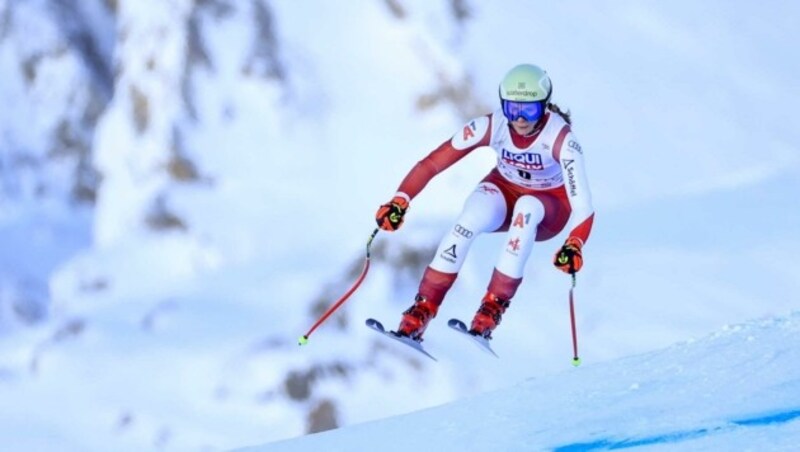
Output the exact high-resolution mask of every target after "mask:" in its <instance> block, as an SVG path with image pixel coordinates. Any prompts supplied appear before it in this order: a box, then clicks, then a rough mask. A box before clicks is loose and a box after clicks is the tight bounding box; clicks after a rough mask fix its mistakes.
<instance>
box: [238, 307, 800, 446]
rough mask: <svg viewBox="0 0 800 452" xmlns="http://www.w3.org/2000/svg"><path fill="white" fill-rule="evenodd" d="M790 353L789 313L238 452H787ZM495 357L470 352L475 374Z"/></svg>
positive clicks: (797, 330) (796, 320)
mask: <svg viewBox="0 0 800 452" xmlns="http://www.w3.org/2000/svg"><path fill="white" fill-rule="evenodd" d="M798 346H800V312H795V313H794V314H791V315H789V316H788V317H782V318H770V319H761V320H754V321H751V322H748V323H745V324H740V325H733V326H729V327H727V328H725V329H723V330H721V331H719V332H716V333H714V334H711V335H709V336H707V337H704V338H702V339H699V340H695V341H688V342H682V343H678V344H675V345H673V346H670V347H668V348H666V349H663V350H658V351H654V352H649V353H645V354H641V355H633V356H629V357H626V358H622V359H618V360H612V361H607V362H603V363H597V364H593V365H589V366H581V367H578V368H575V369H570V370H568V371H564V372H559V373H556V374H553V375H545V376H541V377H536V378H530V379H527V380H525V381H522V382H518V383H516V384H514V385H511V386H510V387H508V388H505V389H502V390H498V391H493V392H489V393H485V394H480V395H476V396H473V397H468V398H464V399H462V400H459V401H457V402H453V403H450V404H446V405H442V406H438V407H435V408H431V409H428V410H424V411H420V412H415V413H411V414H407V415H402V416H396V417H393V418H389V419H384V420H379V421H374V422H367V423H363V424H359V425H356V426H352V427H347V428H343V429H339V430H332V431H329V432H323V433H318V434H314V435H309V436H306V437H303V438H300V439H293V440H289V441H280V442H276V443H272V444H267V445H262V446H255V447H247V448H242V449H236V450H240V451H243V452H244V451H248V452H269V451H280V452H310V451H316V450H326V451H342V452H344V451H353V450H375V449H379V450H385V451H406V450H420V451H427V450H465V451H473V450H474V451H478V450H502V451H531V450H553V451H559V452H567V451H589V450H613V449H628V448H638V449H639V450H641V449H642V448H645V447H646V448H647V449H648V450H684V451H689V450H774V451H778V450H786V451H789V450H796V448H797V444H798V440H800V404H798V398H797V395H798V393H799V392H800V367H799V366H797V365H794V364H793V363H794V362H795V361H796V360H797V359H798V357H800V356H799V355H800V347H798ZM493 359H494V358H492V357H486V358H483V357H481V356H480V355H476V361H477V360H479V361H481V363H480V364H481V365H491V361H492V360H493ZM375 403H377V404H379V403H380V396H379V395H376V397H375Z"/></svg>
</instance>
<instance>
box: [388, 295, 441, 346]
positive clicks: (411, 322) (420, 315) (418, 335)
mask: <svg viewBox="0 0 800 452" xmlns="http://www.w3.org/2000/svg"><path fill="white" fill-rule="evenodd" d="M437 311H439V305H437V304H436V303H433V302H432V301H428V299H427V298H425V297H423V296H422V295H419V294H417V296H416V297H414V304H413V305H412V306H411V307H410V308H408V309H407V310H406V311H405V312H403V318H402V320H400V326H399V327H398V328H397V334H398V335H399V336H406V337H410V338H411V339H413V340H415V341H417V342H422V333H424V332H425V328H426V327H427V326H428V322H430V321H431V319H432V318H434V317H436V312H437Z"/></svg>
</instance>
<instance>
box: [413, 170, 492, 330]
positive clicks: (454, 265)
mask: <svg viewBox="0 0 800 452" xmlns="http://www.w3.org/2000/svg"><path fill="white" fill-rule="evenodd" d="M505 216H506V202H505V199H504V198H503V195H502V193H501V192H500V190H499V189H498V188H497V187H496V186H495V185H494V184H492V183H488V182H483V183H481V184H479V185H478V187H477V188H476V189H475V191H474V192H473V193H472V194H471V195H470V196H469V197H468V198H467V200H466V201H465V202H464V208H463V210H462V211H461V214H460V215H459V217H458V219H457V220H456V222H455V224H454V225H453V227H452V228H451V229H450V231H448V233H447V234H445V236H444V237H443V238H442V241H441V242H440V243H439V247H438V249H437V250H436V254H435V255H434V257H433V261H432V262H431V263H430V265H429V266H428V268H426V269H425V273H424V274H423V276H422V280H421V281H420V285H419V292H418V294H417V296H416V298H415V302H414V305H412V306H411V307H410V308H409V309H408V310H406V311H405V312H404V313H403V319H402V320H401V322H400V327H399V328H398V330H397V331H398V333H400V334H404V335H407V336H411V337H413V338H415V339H421V335H422V333H423V332H424V331H425V327H426V326H427V324H428V322H429V321H430V320H431V319H432V318H433V317H435V316H436V313H437V312H438V310H439V306H440V305H441V304H442V301H443V300H444V297H445V295H446V294H447V292H448V291H449V290H450V287H452V286H453V283H454V282H455V280H456V277H457V276H458V272H459V270H461V267H462V266H463V264H464V259H465V258H466V256H467V253H468V251H469V248H470V246H471V245H472V242H473V241H474V240H475V238H476V237H477V236H478V235H479V234H481V233H484V232H489V231H494V230H496V229H497V228H499V227H500V225H501V224H502V223H503V220H504V219H505Z"/></svg>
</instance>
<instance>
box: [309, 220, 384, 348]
mask: <svg viewBox="0 0 800 452" xmlns="http://www.w3.org/2000/svg"><path fill="white" fill-rule="evenodd" d="M378 231H380V229H379V228H375V230H374V231H372V234H370V236H369V240H367V257H366V259H365V260H364V269H363V270H361V276H359V277H358V279H357V280H356V282H355V284H353V287H351V288H350V290H348V291H347V292H346V293H345V294H344V295H342V297H341V298H339V300H338V301H336V303H334V304H333V305H332V306H331V307H330V308H328V310H327V311H325V313H324V314H322V317H320V318H319V319H318V320H317V321H316V322H315V323H314V325H313V326H312V327H311V329H309V330H308V332H307V333H306V334H304V335H302V336H300V339H298V341H297V344H298V345H306V344H307V343H308V337H309V336H311V333H313V332H314V330H316V329H317V327H318V326H320V325H321V324H322V322H324V321H325V320H326V319H327V318H328V317H330V316H331V314H333V313H334V311H336V310H337V309H339V306H341V305H342V304H344V302H345V301H346V300H347V299H348V298H350V295H352V294H353V292H355V291H356V289H358V286H360V285H361V282H362V281H364V277H365V276H367V271H369V248H370V246H372V240H373V239H374V238H375V236H376V235H377V234H378Z"/></svg>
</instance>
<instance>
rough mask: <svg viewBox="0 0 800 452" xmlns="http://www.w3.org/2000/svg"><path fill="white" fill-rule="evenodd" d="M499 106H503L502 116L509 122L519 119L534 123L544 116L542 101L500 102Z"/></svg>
mask: <svg viewBox="0 0 800 452" xmlns="http://www.w3.org/2000/svg"><path fill="white" fill-rule="evenodd" d="M501 104H502V105H503V114H504V115H505V117H506V118H508V120H509V121H511V122H514V121H516V120H517V119H519V118H523V119H525V120H526V121H528V122H536V121H538V120H539V118H541V117H542V115H544V104H545V103H544V101H538V102H516V101H513V100H502V102H501Z"/></svg>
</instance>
